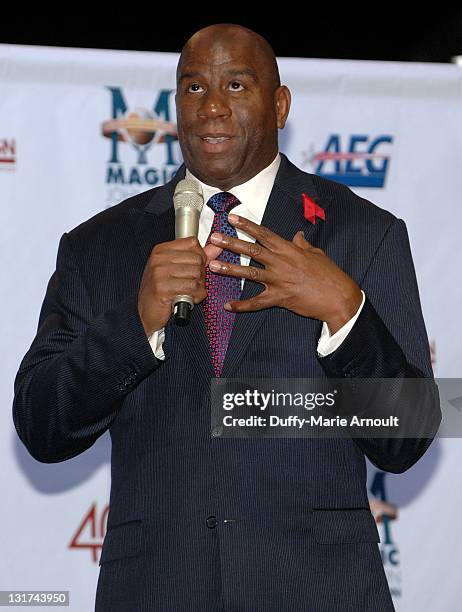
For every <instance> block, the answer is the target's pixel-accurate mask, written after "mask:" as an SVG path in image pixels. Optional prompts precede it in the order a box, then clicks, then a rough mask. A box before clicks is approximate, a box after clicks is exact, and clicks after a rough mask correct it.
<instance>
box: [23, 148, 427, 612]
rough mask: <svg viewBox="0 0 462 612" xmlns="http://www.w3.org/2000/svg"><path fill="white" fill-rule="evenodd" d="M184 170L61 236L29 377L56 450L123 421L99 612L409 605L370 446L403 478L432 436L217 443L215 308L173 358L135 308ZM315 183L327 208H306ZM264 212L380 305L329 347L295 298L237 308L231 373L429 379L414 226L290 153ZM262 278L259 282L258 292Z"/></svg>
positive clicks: (184, 335) (176, 335)
mask: <svg viewBox="0 0 462 612" xmlns="http://www.w3.org/2000/svg"><path fill="white" fill-rule="evenodd" d="M183 175H184V168H182V169H180V171H179V172H178V174H177V177H176V178H175V179H174V180H173V181H172V182H171V183H169V184H167V185H165V186H163V187H159V188H155V189H152V190H150V191H148V192H146V193H142V194H140V195H137V196H135V197H133V198H130V199H129V200H127V201H125V202H122V203H121V204H119V205H117V206H114V207H113V208H111V209H109V210H106V211H104V212H102V213H100V214H98V215H96V216H95V217H94V218H92V219H90V220H89V221H87V222H85V223H83V224H82V225H80V226H79V227H77V228H75V229H74V230H72V231H71V232H70V233H68V234H65V235H64V236H63V237H62V239H61V242H60V246H59V252H58V257H57V266H56V272H55V273H54V274H53V276H52V278H51V280H50V282H49V285H48V289H47V293H46V297H45V300H44V303H43V307H42V311H41V314H40V322H39V329H38V333H37V336H36V338H35V340H34V341H33V343H32V346H31V348H30V350H29V351H28V353H27V354H26V356H25V357H24V360H23V362H22V364H21V367H20V370H19V373H18V376H17V379H16V383H15V403H14V410H13V412H14V421H15V425H16V428H17V431H18V434H19V436H20V438H21V439H22V441H23V442H24V444H25V445H26V447H27V448H28V450H29V451H30V453H31V454H32V455H33V456H34V457H35V458H36V459H38V460H39V461H44V462H56V461H64V460H66V459H68V458H70V457H74V456H75V455H78V454H79V453H81V452H83V451H84V450H85V449H87V448H89V447H90V446H91V445H92V444H93V443H94V442H95V440H96V439H97V438H98V437H99V436H100V435H101V434H102V433H103V432H105V431H106V430H107V429H109V431H110V434H111V438H112V461H111V471H112V488H111V498H110V514H109V519H108V531H107V535H106V539H105V542H104V546H103V550H102V555H101V561H100V564H101V569H100V577H99V582H98V591H97V599H96V609H97V610H98V611H99V612H103V611H104V612H117V611H123V612H145V611H146V612H147V611H151V610H152V611H157V610H161V611H170V610H172V611H173V610H175V611H182V610H185V611H186V610H188V611H191V612H192V611H198V612H199V611H200V612H205V611H215V610H221V609H223V610H230V611H231V610H236V611H237V610H243V611H249V612H256V611H265V612H267V611H273V610H274V611H284V610H287V611H288V610H291V611H295V610H307V611H310V612H336V611H339V612H347V611H351V612H362V611H367V612H387V611H389V610H392V609H393V605H392V603H391V599H390V595H389V591H388V588H387V583H386V579H385V575H384V572H383V567H382V563H381V559H380V556H379V552H378V546H377V542H378V540H379V538H378V533H377V529H376V526H375V523H374V520H373V518H372V516H371V513H370V511H369V507H368V499H367V494H366V469H365V460H364V455H365V454H367V455H368V456H369V458H370V459H371V460H372V461H373V462H374V463H375V464H376V465H377V466H379V467H380V468H382V469H384V470H390V471H393V472H400V471H403V470H405V469H407V468H408V467H409V466H411V465H412V464H413V463H414V462H415V461H417V459H418V458H419V457H420V456H421V455H422V454H423V453H424V452H425V450H426V448H427V446H428V444H429V440H427V439H410V440H405V441H403V440H375V441H373V440H361V441H353V440H350V439H342V440H339V439H337V440H313V439H311V440H301V439H296V440H295V439H212V438H211V437H210V406H209V401H210V400H209V391H210V378H211V377H212V366H211V361H210V357H209V354H208V346H207V339H206V334H205V329H204V323H203V315H202V308H201V307H196V308H195V309H194V310H193V313H192V321H191V325H190V326H189V327H187V328H174V326H171V325H168V326H167V329H166V340H165V344H164V350H165V354H166V360H165V362H161V361H158V360H157V359H156V358H155V356H154V355H153V352H152V350H151V347H150V345H149V343H148V341H147V339H146V336H145V334H144V330H143V327H142V324H141V322H140V319H139V316H138V313H137V307H136V303H137V292H138V287H139V283H140V279H141V275H142V272H143V268H144V265H145V262H146V260H147V258H148V256H149V254H150V252H151V249H152V248H153V246H154V245H155V244H156V243H160V242H165V241H168V240H172V239H173V238H174V211H173V206H172V196H173V191H174V187H175V184H176V182H177V181H178V180H179V178H182V176H183ZM302 192H304V193H306V194H308V195H309V196H310V197H312V198H313V199H314V200H316V201H317V202H318V203H319V205H321V206H322V207H323V208H324V210H325V211H326V219H327V220H326V222H322V221H321V222H318V223H317V224H316V225H312V224H310V223H308V222H307V221H306V220H305V219H304V216H303V209H302V204H301V194H302ZM262 223H263V224H264V225H266V226H267V227H269V228H271V229H272V230H274V231H276V232H277V233H278V234H280V235H281V236H283V237H284V238H286V239H290V240H291V239H292V237H293V236H294V234H295V232H296V231H297V230H300V229H303V230H304V231H305V236H306V238H307V240H309V241H310V242H312V243H313V244H314V245H316V246H318V247H320V248H322V249H324V250H325V251H326V253H327V254H328V255H329V256H330V257H331V258H332V259H333V260H334V261H336V262H337V264H338V265H339V266H340V267H341V268H343V269H344V270H345V271H346V272H347V273H348V274H350V275H351V276H352V277H353V278H354V279H355V280H356V281H357V282H358V283H359V285H360V286H361V287H362V288H363V289H364V291H365V293H366V296H367V300H366V304H365V306H364V308H363V311H362V313H361V315H360V317H359V319H358V321H357V322H356V324H355V326H354V328H353V330H352V331H351V332H350V334H349V336H348V337H347V339H346V340H345V341H344V343H343V344H342V345H341V347H340V348H339V349H337V350H336V351H335V352H334V353H333V354H332V355H329V356H327V357H325V358H318V357H317V353H316V347H317V342H318V338H319V334H320V329H321V323H320V322H319V321H317V320H313V319H307V318H304V317H300V316H298V315H295V314H293V313H291V312H289V311H286V310H284V309H279V308H273V309H270V310H266V311H261V312H254V313H248V314H242V315H237V318H236V322H235V326H234V329H233V333H232V337H231V340H230V345H229V349H228V353H227V356H226V361H225V364H224V369H223V376H225V377H242V378H244V377H256V378H258V377H263V378H266V377H279V378H284V377H289V378H290V377H296V378H304V377H325V376H333V377H343V376H353V377H356V376H372V377H376V376H390V377H395V376H397V377H398V376H431V365H430V359H429V351H428V342H427V336H426V332H425V327H424V322H423V319H422V314H421V309H420V304H419V297H418V290H417V284H416V279H415V274H414V269H413V263H412V259H411V255H410V250H409V243H408V238H407V233H406V228H405V225H404V223H403V222H402V221H401V220H399V219H396V218H395V217H394V216H393V215H391V214H390V213H388V212H386V211H384V210H381V209H379V208H378V207H376V206H374V205H373V204H371V203H370V202H368V201H366V200H364V199H362V198H360V197H358V196H356V195H354V194H353V193H352V192H351V191H350V190H349V189H348V188H347V187H344V186H342V185H339V184H336V183H333V182H331V181H327V180H325V179H321V178H319V177H317V176H313V175H310V174H307V173H305V172H302V171H300V170H299V169H298V168H296V167H295V166H294V165H292V164H291V163H290V162H289V161H288V160H287V158H285V157H284V156H282V163H281V166H280V169H279V172H278V175H277V178H276V181H275V185H274V187H273V190H272V192H271V196H270V199H269V201H268V205H267V208H266V211H265V215H264V217H263V221H262ZM253 263H255V262H253ZM259 290H260V286H259V285H256V284H255V283H251V282H248V281H246V283H245V286H244V290H243V297H244V298H245V297H248V296H250V295H253V294H255V293H257V292H258V291H259ZM414 409H418V408H416V407H414ZM438 419H439V416H438V415H437V414H436V409H435V423H437V422H438ZM211 517H216V518H211ZM229 519H233V520H229Z"/></svg>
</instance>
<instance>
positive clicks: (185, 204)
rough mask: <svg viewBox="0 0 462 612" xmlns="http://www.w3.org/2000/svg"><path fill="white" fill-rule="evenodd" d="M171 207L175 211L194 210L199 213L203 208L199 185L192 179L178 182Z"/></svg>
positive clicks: (202, 197)
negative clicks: (172, 206) (181, 209)
mask: <svg viewBox="0 0 462 612" xmlns="http://www.w3.org/2000/svg"><path fill="white" fill-rule="evenodd" d="M173 205H174V207H175V210H177V209H178V208H195V209H196V210H198V211H199V212H200V211H201V210H202V207H203V206H204V196H203V195H202V188H201V186H200V185H199V183H198V182H197V181H194V180H192V179H183V180H181V181H179V182H178V184H177V186H176V187H175V194H174V196H173Z"/></svg>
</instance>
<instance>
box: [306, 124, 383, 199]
mask: <svg viewBox="0 0 462 612" xmlns="http://www.w3.org/2000/svg"><path fill="white" fill-rule="evenodd" d="M392 143H393V137H392V136H389V135H382V136H377V137H376V138H374V139H372V138H371V137H370V136H367V135H361V134H354V135H352V136H350V142H349V144H348V146H347V148H346V150H343V149H342V143H341V137H340V134H332V135H331V136H330V137H329V140H328V142H327V144H326V146H325V148H324V150H323V151H322V152H319V153H315V154H314V155H313V157H312V159H311V163H312V164H313V166H314V173H315V174H318V175H319V176H322V177H324V178H327V179H331V180H333V181H336V182H337V183H343V184H344V185H348V186H349V187H372V188H382V187H383V186H384V184H385V178H386V175H387V171H388V165H389V162H390V156H389V155H387V154H386V146H387V145H390V144H392ZM384 147H385V152H383V148H384Z"/></svg>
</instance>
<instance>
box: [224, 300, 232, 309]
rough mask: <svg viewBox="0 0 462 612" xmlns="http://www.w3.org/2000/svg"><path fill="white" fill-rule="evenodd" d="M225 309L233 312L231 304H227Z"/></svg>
mask: <svg viewBox="0 0 462 612" xmlns="http://www.w3.org/2000/svg"><path fill="white" fill-rule="evenodd" d="M223 308H224V309H225V310H232V308H231V304H230V303H229V302H226V304H225V305H224V306H223Z"/></svg>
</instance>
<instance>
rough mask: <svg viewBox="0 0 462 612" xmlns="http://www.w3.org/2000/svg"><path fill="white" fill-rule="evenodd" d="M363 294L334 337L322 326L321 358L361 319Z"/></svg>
mask: <svg viewBox="0 0 462 612" xmlns="http://www.w3.org/2000/svg"><path fill="white" fill-rule="evenodd" d="M361 293H362V294H363V299H362V302H361V305H360V307H359V308H358V310H357V312H356V314H355V315H354V316H353V318H351V319H350V320H349V321H347V322H346V323H345V325H343V327H341V328H340V329H339V330H337V331H336V332H335V334H334V335H333V336H331V335H330V332H329V328H328V326H327V323H323V324H322V330H321V335H320V337H319V341H318V355H319V356H320V357H326V355H330V354H331V353H333V352H334V351H336V350H337V349H338V347H339V346H340V345H341V344H342V342H343V341H344V340H345V338H346V337H347V336H348V334H349V333H350V331H351V329H352V327H353V325H354V324H355V323H356V319H357V318H358V317H359V315H360V313H361V310H362V309H363V306H364V302H365V300H366V295H365V293H364V291H363V290H361ZM156 357H157V355H156Z"/></svg>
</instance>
